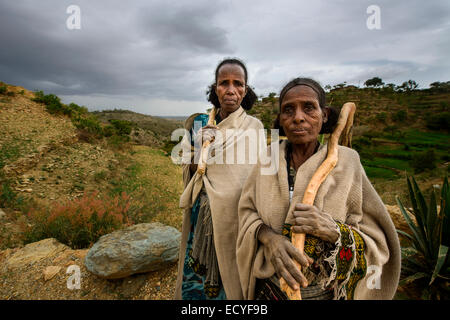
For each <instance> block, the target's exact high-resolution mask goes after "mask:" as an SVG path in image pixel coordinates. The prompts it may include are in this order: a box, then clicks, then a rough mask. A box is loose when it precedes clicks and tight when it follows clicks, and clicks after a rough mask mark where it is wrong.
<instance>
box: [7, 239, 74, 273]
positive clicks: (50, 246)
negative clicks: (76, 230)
mask: <svg viewBox="0 0 450 320" xmlns="http://www.w3.org/2000/svg"><path fill="white" fill-rule="evenodd" d="M67 249H69V247H68V246H66V245H64V244H62V243H60V242H58V241H57V240H56V239H54V238H49V239H45V240H41V241H38V242H33V243H30V244H27V245H26V246H25V247H23V248H21V249H19V250H18V251H17V252H15V253H14V254H13V255H12V256H11V257H9V258H8V260H7V261H6V265H7V266H8V268H10V269H13V268H19V267H22V266H24V265H26V264H33V263H35V262H37V261H39V260H41V259H44V258H47V257H51V256H54V255H56V254H58V253H60V252H62V251H64V250H67Z"/></svg>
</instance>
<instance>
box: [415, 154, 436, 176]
mask: <svg viewBox="0 0 450 320" xmlns="http://www.w3.org/2000/svg"><path fill="white" fill-rule="evenodd" d="M410 165H411V168H413V169H414V172H415V173H420V172H423V171H425V170H427V169H430V170H433V169H434V168H436V154H435V153H434V150H432V149H430V150H427V151H424V152H415V153H413V154H412V156H411V162H410Z"/></svg>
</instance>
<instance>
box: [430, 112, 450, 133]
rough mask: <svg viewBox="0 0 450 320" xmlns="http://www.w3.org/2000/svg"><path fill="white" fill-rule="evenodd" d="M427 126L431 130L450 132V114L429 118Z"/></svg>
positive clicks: (434, 115) (439, 114)
mask: <svg viewBox="0 0 450 320" xmlns="http://www.w3.org/2000/svg"><path fill="white" fill-rule="evenodd" d="M425 125H426V126H427V128H428V129H431V130H445V131H447V132H448V131H450V112H441V113H437V114H433V115H430V116H428V117H427V118H426V119H425Z"/></svg>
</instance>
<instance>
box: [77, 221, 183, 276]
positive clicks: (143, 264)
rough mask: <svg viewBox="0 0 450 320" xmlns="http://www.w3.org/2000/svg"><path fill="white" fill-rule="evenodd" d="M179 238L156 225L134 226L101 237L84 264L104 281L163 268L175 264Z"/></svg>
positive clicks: (166, 227) (159, 224) (167, 227)
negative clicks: (104, 279)
mask: <svg viewBox="0 0 450 320" xmlns="http://www.w3.org/2000/svg"><path fill="white" fill-rule="evenodd" d="M180 237H181V234H180V232H179V231H178V230H177V229H175V228H173V227H169V226H165V225H163V224H161V223H159V222H155V223H141V224H137V225H133V226H131V227H128V228H126V229H122V230H118V231H114V232H112V233H110V234H107V235H104V236H102V237H101V238H100V239H99V240H98V241H97V242H96V243H95V244H94V245H93V246H92V248H91V249H90V250H89V252H88V254H87V256H86V258H85V261H84V263H85V266H86V268H87V269H88V270H89V271H90V272H91V273H93V274H95V275H97V276H99V277H101V278H106V279H118V278H124V277H127V276H129V275H132V274H135V273H144V272H150V271H156V270H160V269H164V268H166V267H167V266H168V265H170V264H172V263H174V262H176V261H177V259H178V251H179V243H180Z"/></svg>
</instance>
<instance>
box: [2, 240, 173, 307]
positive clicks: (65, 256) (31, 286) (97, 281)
mask: <svg viewBox="0 0 450 320" xmlns="http://www.w3.org/2000/svg"><path fill="white" fill-rule="evenodd" d="M87 252H88V250H87V249H85V250H72V249H70V248H69V247H67V246H65V245H63V244H60V243H58V242H57V241H56V240H52V239H47V240H44V241H41V243H40V244H39V243H33V244H31V245H29V246H28V247H24V248H14V249H7V250H3V251H1V252H0V300H24V299H25V300H28V299H31V300H67V299H81V300H97V299H102V300H116V299H130V300H134V299H139V300H168V299H172V297H173V294H174V288H175V281H176V263H174V264H173V265H171V266H170V267H169V268H166V269H165V270H162V271H155V272H149V273H143V274H136V275H132V276H129V277H126V278H122V279H117V280H106V279H101V278H99V277H97V276H95V275H93V274H92V273H90V272H89V271H88V270H86V267H85V266H84V262H83V261H84V258H85V256H86V254H87ZM73 265H75V266H78V267H79V268H80V273H81V277H80V289H76V288H74V289H69V288H68V284H67V282H68V281H69V287H73V284H74V283H75V282H74V281H72V280H73V279H74V278H73V276H74V272H73V271H70V270H69V271H70V272H69V273H66V272H67V269H68V268H69V266H73ZM71 276H72V278H71Z"/></svg>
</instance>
